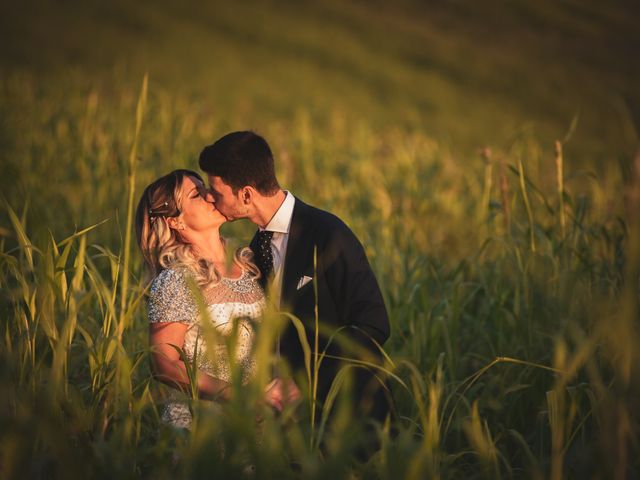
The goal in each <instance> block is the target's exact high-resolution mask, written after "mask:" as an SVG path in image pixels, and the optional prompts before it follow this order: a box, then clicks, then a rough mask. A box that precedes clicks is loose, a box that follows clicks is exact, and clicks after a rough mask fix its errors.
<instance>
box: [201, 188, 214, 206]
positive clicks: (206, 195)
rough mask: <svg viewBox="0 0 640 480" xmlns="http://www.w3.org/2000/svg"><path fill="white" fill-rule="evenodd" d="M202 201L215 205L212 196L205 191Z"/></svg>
mask: <svg viewBox="0 0 640 480" xmlns="http://www.w3.org/2000/svg"><path fill="white" fill-rule="evenodd" d="M204 199H205V200H206V201H207V202H209V203H216V201H215V200H214V199H213V194H212V193H211V192H210V191H209V190H207V193H205V194H204Z"/></svg>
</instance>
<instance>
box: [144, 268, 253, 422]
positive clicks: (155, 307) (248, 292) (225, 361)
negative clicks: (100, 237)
mask: <svg viewBox="0 0 640 480" xmlns="http://www.w3.org/2000/svg"><path fill="white" fill-rule="evenodd" d="M187 275H188V273H187V272H186V271H185V270H184V269H178V268H167V269H165V270H163V271H162V272H160V273H159V274H158V276H156V278H155V279H154V280H153V282H152V284H151V291H150V295H149V303H148V306H149V322H150V323H168V322H179V323H183V324H185V325H188V326H189V328H188V329H187V332H186V334H185V337H184V345H182V350H183V351H184V353H185V356H186V358H187V360H188V361H189V363H190V364H193V360H194V356H195V355H196V352H197V358H196V361H195V365H197V366H198V368H199V370H200V371H202V372H204V373H207V374H209V375H211V376H212V377H215V378H218V379H220V380H223V381H225V382H231V359H230V358H229V351H228V349H227V343H226V342H227V340H228V339H229V336H230V335H232V334H233V332H234V329H235V336H236V343H235V347H234V349H233V353H234V362H235V364H236V365H238V366H239V367H240V370H241V372H242V382H243V383H246V382H247V381H248V380H249V379H250V378H251V377H252V375H253V373H254V370H255V359H254V358H253V352H252V345H253V340H254V336H255V333H254V328H253V325H252V323H255V322H259V320H260V317H261V315H262V313H263V311H264V309H265V306H266V302H265V298H264V292H263V290H262V288H261V287H260V285H259V284H258V281H257V280H256V279H255V278H254V277H253V276H252V275H251V274H250V273H249V272H247V271H243V273H242V275H240V277H238V278H235V279H232V278H225V277H223V278H222V279H221V280H220V282H219V283H217V284H216V285H215V286H213V287H210V288H208V289H207V290H206V291H204V292H203V297H204V301H205V304H206V306H207V310H208V314H209V319H210V321H211V325H212V326H213V327H214V329H215V335H214V337H215V338H216V342H215V345H207V343H206V342H205V340H204V337H205V335H204V331H203V325H202V323H201V322H202V319H201V318H200V314H199V310H198V306H197V302H196V300H195V298H194V296H193V294H192V293H191V290H190V289H189V284H188V282H187ZM234 324H236V325H235V326H234ZM208 338H211V337H208ZM172 390H174V391H173V392H172V393H171V394H170V399H169V401H168V403H166V404H165V407H164V410H163V412H162V420H163V421H164V422H166V423H168V424H171V425H174V426H176V427H181V428H187V429H188V428H190V426H191V421H192V418H191V412H190V411H189V407H188V404H187V401H186V399H185V397H184V394H183V393H181V392H179V391H178V390H175V389H172Z"/></svg>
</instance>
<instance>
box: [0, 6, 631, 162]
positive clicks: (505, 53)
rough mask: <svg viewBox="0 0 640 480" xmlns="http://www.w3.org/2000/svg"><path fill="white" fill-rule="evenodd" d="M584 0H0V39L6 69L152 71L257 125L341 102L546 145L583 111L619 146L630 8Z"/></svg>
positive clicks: (126, 77) (107, 78) (625, 125)
mask: <svg viewBox="0 0 640 480" xmlns="http://www.w3.org/2000/svg"><path fill="white" fill-rule="evenodd" d="M583 3H584V2H571V1H567V2H562V3H557V2H556V3H551V2H548V4H546V5H543V4H541V3H540V2H521V3H514V2H504V3H503V2H488V3H487V2H483V3H482V5H480V4H476V2H435V3H434V4H430V5H429V6H420V5H419V4H417V3H416V4H414V3H413V2H393V4H390V3H389V2H381V1H379V2H348V3H345V2H337V1H336V2H332V1H327V2H321V4H316V3H314V2H309V3H307V2H302V3H301V2H291V3H288V2H280V1H270V2H253V1H251V2H242V3H239V4H237V5H236V4H234V5H233V6H230V4H225V3H222V2H220V4H219V5H215V4H211V3H209V2H189V3H188V4H185V3H183V2H180V3H179V4H172V2H160V4H159V3H158V2H138V3H137V4H135V5H134V4H129V3H125V2H116V4H114V3H109V4H105V3H103V2H83V3H81V4H78V5H74V4H71V3H68V4H66V5H65V4H63V5H62V6H60V5H57V4H47V3H46V2H44V3H41V4H38V5H37V6H34V5H31V6H22V5H17V6H11V7H7V6H4V7H3V9H4V10H8V11H4V12H3V15H2V18H3V19H4V20H0V22H2V25H1V26H2V28H0V31H2V32H3V33H1V34H0V35H1V36H2V38H1V40H2V41H1V42H0V44H1V45H2V46H1V47H0V48H1V50H0V51H1V53H2V55H1V56H2V67H3V69H4V71H5V74H8V73H10V72H11V71H12V70H14V69H15V68H16V67H18V66H19V67H22V68H26V69H27V70H32V69H33V70H35V71H36V72H38V74H39V75H44V76H45V77H46V78H51V79H52V80H53V81H55V79H56V78H58V75H63V74H62V73H61V72H62V71H64V70H66V69H67V68H69V67H75V68H76V69H79V71H80V72H83V73H86V74H90V78H93V81H94V82H106V83H109V82H112V81H114V80H117V81H121V82H122V81H123V82H129V83H131V82H133V83H137V82H138V81H139V78H140V76H141V74H142V72H143V71H145V70H149V71H150V75H151V81H152V88H153V85H154V83H156V82H157V84H160V85H162V86H164V87H166V88H167V89H169V90H171V91H174V92H177V93H186V94H188V95H194V96H196V97H197V98H198V99H200V100H201V102H202V103H203V104H204V105H206V106H209V107H210V108H212V109H213V110H215V111H216V112H219V114H220V115H222V116H224V117H229V118H232V117H233V116H234V115H236V112H237V110H238V108H242V109H244V110H245V111H247V115H246V116H245V117H244V118H243V119H242V120H244V121H246V122H248V123H250V124H251V125H252V126H255V127H258V128H259V127H261V126H262V125H264V124H267V123H269V122H272V121H274V120H275V119H278V118H290V117H291V115H292V113H293V112H296V111H297V110H299V109H301V108H303V109H309V110H310V111H312V112H314V113H315V114H316V115H318V116H319V117H320V118H324V117H326V116H327V115H328V114H329V113H330V112H333V111H336V110H338V111H341V112H346V113H347V115H348V118H349V119H350V120H352V121H359V120H364V121H366V122H367V123H368V124H371V125H373V126H389V125H399V126H403V127H410V128H419V129H422V130H424V131H425V132H426V133H427V134H429V135H431V136H433V137H435V138H437V139H438V140H441V141H443V142H444V143H446V144H449V145H451V146H452V147H453V148H454V149H456V150H457V151H461V152H462V153H465V154H468V153H470V152H473V151H474V149H475V148H477V147H478V146H482V145H486V144H488V145H494V146H505V145H507V144H508V142H509V141H510V140H511V139H513V138H514V136H517V135H518V134H519V133H521V132H522V131H523V130H527V129H529V130H533V131H534V132H535V134H536V136H537V137H538V138H540V139H541V140H542V141H543V142H544V143H546V144H550V143H551V142H552V141H553V140H554V139H555V138H558V137H561V136H562V135H564V133H565V132H566V130H567V128H568V126H569V124H570V121H571V119H572V117H573V116H574V115H575V114H576V113H578V112H579V113H580V123H579V128H578V131H577V134H576V137H575V139H574V142H573V146H574V147H575V149H576V150H577V152H579V153H580V155H581V156H582V157H590V158H592V159H603V157H608V158H611V157H616V156H618V155H625V156H629V155H631V153H632V152H633V150H634V148H635V146H636V145H635V143H636V138H635V137H636V136H635V133H634V130H633V127H632V121H631V115H632V114H631V113H630V110H632V109H633V105H634V102H637V101H638V91H637V88H636V84H637V81H638V79H640V76H639V68H640V67H638V64H637V62H633V52H637V51H638V49H639V48H640V38H639V35H638V34H637V33H636V29H635V25H634V13H637V10H638V8H637V7H631V6H630V5H624V4H622V3H618V4H616V5H615V6H611V5H606V6H605V5H600V4H598V3H596V2H591V3H593V5H591V6H584V5H583ZM630 3H631V2H629V4H630ZM54 72H55V73H54ZM635 104H636V105H637V103H635ZM239 106H240V107H239Z"/></svg>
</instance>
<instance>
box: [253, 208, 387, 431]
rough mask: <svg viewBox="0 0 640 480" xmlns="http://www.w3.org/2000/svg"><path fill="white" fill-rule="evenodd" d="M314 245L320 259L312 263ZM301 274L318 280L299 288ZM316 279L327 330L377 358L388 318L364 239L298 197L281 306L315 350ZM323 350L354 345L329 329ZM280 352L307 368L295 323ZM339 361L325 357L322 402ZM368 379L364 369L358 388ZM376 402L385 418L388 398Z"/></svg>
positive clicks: (337, 352)
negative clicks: (295, 319) (296, 320)
mask: <svg viewBox="0 0 640 480" xmlns="http://www.w3.org/2000/svg"><path fill="white" fill-rule="evenodd" d="M255 243H256V237H254V239H253V240H252V242H251V248H252V249H254V250H255V246H256V245H255ZM315 249H317V264H316V266H315V268H314V250H315ZM303 276H308V277H312V278H313V279H314V281H311V282H309V283H307V284H306V285H304V286H303V287H301V288H300V289H298V288H297V287H298V283H299V281H300V279H301V278H302V277H303ZM314 282H315V283H316V284H317V290H318V294H317V295H318V296H317V304H318V317H319V320H320V323H321V324H322V325H323V326H324V327H325V329H326V330H328V331H329V334H331V333H335V332H336V331H338V330H340V332H341V334H343V335H345V336H346V337H347V339H348V340H349V341H350V342H351V343H357V344H358V345H360V346H361V347H364V349H365V350H366V351H368V352H369V354H370V359H371V358H372V357H373V358H374V359H378V360H379V359H380V353H379V349H378V348H377V347H376V345H375V343H374V342H373V341H372V340H375V342H377V343H378V344H379V345H383V344H384V342H385V341H386V340H387V338H388V337H389V318H388V316H387V311H386V308H385V306H384V301H383V298H382V294H381V292H380V288H379V286H378V282H377V281H376V278H375V276H374V274H373V271H372V270H371V266H370V265H369V262H368V260H367V257H366V255H365V252H364V248H363V247H362V244H361V243H360V242H359V241H358V239H357V238H356V236H355V235H354V234H353V232H352V231H351V230H350V229H349V227H347V226H346V225H345V223H344V222H343V221H342V220H340V219H339V218H338V217H336V216H335V215H333V214H331V213H328V212H325V211H322V210H320V209H317V208H315V207H312V206H310V205H307V204H305V203H303V202H302V201H300V200H299V199H298V198H296V199H295V205H294V208H293V216H292V219H291V226H290V229H289V239H288V243H287V251H286V254H285V263H284V272H283V279H282V293H281V302H280V304H281V309H282V310H283V311H287V312H290V313H292V314H293V315H295V316H296V317H298V318H299V319H300V320H301V321H302V322H303V324H304V326H305V330H306V334H307V339H308V341H309V345H310V346H311V348H312V349H313V339H314V335H315V306H316V297H315V294H314ZM341 327H346V328H343V329H341ZM325 349H326V352H327V353H328V354H329V355H333V356H348V357H354V355H355V352H354V351H353V349H350V348H345V347H344V346H341V345H340V344H339V343H338V342H335V341H332V342H329V336H328V335H326V334H325V335H321V336H320V341H319V351H320V352H322V351H324V350H325ZM360 350H361V351H362V350H363V349H362V348H360ZM280 353H281V355H282V356H283V357H284V358H285V359H286V360H287V361H288V362H289V365H290V366H291V368H292V369H293V371H294V372H296V371H301V370H303V369H304V356H303V350H302V348H301V344H300V341H299V337H298V333H297V331H296V330H295V328H294V327H293V325H291V324H290V325H288V326H287V327H286V328H285V330H284V331H283V333H282V335H281V337H280ZM340 365H341V363H340V362H339V361H337V360H333V359H329V358H325V359H324V360H323V363H322V366H321V368H320V372H319V375H318V377H319V381H318V400H319V401H321V402H322V401H324V398H325V396H326V394H327V392H328V390H329V388H330V386H331V382H332V381H333V379H334V378H335V375H336V373H337V371H338V369H339V368H340ZM370 380H375V379H374V377H373V374H372V373H371V372H370V373H369V374H366V373H362V372H360V373H359V374H358V376H357V378H356V380H355V381H356V384H355V385H354V390H355V391H360V392H362V391H364V390H363V389H364V388H365V385H364V384H365V383H367V384H368V383H372V382H371V381H370ZM374 390H376V389H375V388H374ZM375 395H377V394H375ZM375 395H373V396H375ZM368 403H369V404H371V402H368ZM374 403H376V402H374ZM377 403H379V404H380V405H378V406H377V407H372V408H373V409H374V410H377V411H376V412H373V413H371V415H373V416H374V417H378V418H380V419H382V418H384V415H385V414H386V410H387V409H388V407H387V406H384V405H383V404H384V402H382V403H381V402H380V401H378V402H377Z"/></svg>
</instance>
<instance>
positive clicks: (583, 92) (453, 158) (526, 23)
mask: <svg viewBox="0 0 640 480" xmlns="http://www.w3.org/2000/svg"><path fill="white" fill-rule="evenodd" d="M639 13H640V9H639V8H638V7H637V6H636V5H634V4H633V3H631V2H618V3H616V4H615V5H613V4H612V5H608V4H604V3H596V2H586V3H585V2H577V1H563V2H555V3H552V2H533V1H526V2H525V1H523V2H497V1H496V2H482V3H475V2H466V1H449V2H444V1H442V2H434V3H431V4H422V3H421V2H413V1H409V0H402V1H399V2H393V3H391V2H382V1H371V2H359V1H347V2H338V1H328V0H327V1H322V2H286V1H275V0H273V1H265V2H257V1H243V2H237V4H233V3H229V4H227V3H222V2H196V1H193V2H186V3H182V4H177V3H172V2H169V1H161V2H147V1H142V2H137V3H135V4H133V3H131V4H130V3H127V2H124V1H116V2H110V3H106V2H99V1H93V0H92V1H88V2H84V3H80V2H77V3H76V2H70V1H64V2H59V3H57V4H56V3H54V2H48V1H41V2H24V3H20V4H18V3H16V4H12V5H9V4H8V2H5V3H3V4H2V5H0V162H1V163H0V188H1V191H2V199H0V201H1V202H2V206H1V207H0V291H1V293H0V315H1V316H0V318H1V321H2V323H1V325H2V330H1V331H0V333H1V334H2V340H1V346H0V401H1V403H0V405H1V406H2V409H1V410H0V412H1V413H0V446H1V448H0V478H7V479H9V478H25V477H28V478H31V477H34V478H49V477H51V478H87V477H96V478H102V477H105V478H112V477H115V476H121V477H123V478H130V477H135V478H137V477H159V478H170V477H176V476H177V477H187V478H190V477H207V478H212V477H213V478H217V477H216V476H219V477H221V478H234V477H238V476H242V475H243V471H244V469H245V468H246V465H247V464H252V465H254V466H255V469H256V470H255V474H254V476H255V477H258V478H274V477H276V476H282V477H284V478H328V477H331V478H411V479H422V478H443V479H444V478H512V477H516V478H552V479H560V478H635V477H637V476H638V475H640V464H639V463H638V460H637V458H638V455H639V454H640V451H639V450H640V449H639V442H640V436H639V435H638V432H639V431H640V416H639V415H638V411H639V407H640V405H639V403H640V402H639V400H638V399H639V398H640V388H639V387H640V383H639V380H640V378H639V377H640V373H639V371H638V365H639V364H640V363H639V360H640V358H639V355H638V351H639V350H638V349H637V348H636V347H635V345H636V344H637V342H638V341H640V335H639V332H638V316H639V313H640V311H639V302H638V301H639V298H638V279H639V277H640V153H638V147H639V138H640V134H639V132H640V128H639V125H640V89H639V88H638V85H640V82H639V80H640V63H639V62H637V60H636V59H635V57H636V56H637V52H638V51H640V34H638V32H637V18H638V14H639ZM146 75H148V76H146ZM144 78H148V83H147V81H145V80H143V79H144ZM247 128H250V129H255V130H256V131H258V132H259V133H261V134H262V135H264V136H265V137H266V138H267V140H268V141H269V143H270V144H271V146H272V148H273V150H274V154H275V156H276V162H277V171H278V176H279V180H280V183H281V184H282V185H283V186H284V187H285V188H287V189H290V190H291V191H293V192H294V193H296V194H297V195H299V196H300V197H301V198H302V199H304V200H305V201H307V202H310V203H312V204H314V205H316V206H319V207H321V208H325V209H327V210H330V211H332V212H334V213H336V214H338V215H339V216H340V217H342V218H343V219H344V220H345V221H346V222H347V223H348V224H349V225H350V226H351V227H352V229H353V230H354V231H355V232H356V234H357V235H358V237H359V238H360V239H361V240H362V242H363V243H364V245H365V247H366V250H367V253H368V255H369V259H370V261H371V263H372V266H373V268H374V270H375V271H376V274H377V276H378V279H379V281H380V284H381V287H382V290H383V294H384V296H385V301H386V304H387V307H388V310H389V313H390V318H391V322H392V336H391V339H390V340H389V342H388V343H387V345H386V346H385V348H386V351H387V353H388V355H389V361H388V362H387V364H386V365H385V368H386V370H387V372H388V373H390V374H391V384H392V387H393V393H394V397H395V399H396V402H397V407H398V413H399V415H400V417H399V422H398V425H397V426H396V430H397V432H396V434H395V435H391V434H390V429H389V428H387V427H384V426H383V428H381V430H380V432H379V435H380V438H381V439H382V445H383V447H382V449H381V450H380V452H379V453H378V454H377V455H375V456H374V457H373V458H372V459H371V460H370V461H369V462H368V463H366V464H360V463H358V462H356V461H355V460H354V435H355V433H354V432H357V428H356V426H354V425H352V424H351V423H350V422H349V419H348V418H346V417H344V416H340V415H338V419H339V421H338V422H337V423H336V425H335V429H334V430H332V431H323V430H322V429H321V428H318V425H311V424H310V422H309V421H306V420H304V418H306V417H305V409H307V408H309V405H310V402H311V400H312V399H311V398H307V399H306V400H305V402H304V403H303V405H302V406H301V410H300V411H299V412H288V413H287V414H286V415H284V416H282V417H271V416H269V415H267V416H266V418H265V420H264V422H263V424H262V427H261V428H262V433H261V434H259V436H260V437H261V439H262V440H261V443H260V446H258V445H257V444H256V441H255V438H256V436H257V435H258V434H257V433H256V429H255V425H254V420H253V419H254V416H255V411H254V410H253V408H252V407H250V405H253V403H254V402H253V400H255V398H257V395H258V392H259V388H260V381H261V380H265V378H266V374H267V368H268V365H269V362H270V361H271V358H270V353H269V351H270V349H269V345H270V344H269V338H270V337H271V336H272V335H273V330H272V329H271V328H265V330H264V332H262V334H261V343H259V345H258V351H257V355H258V360H259V363H260V364H261V365H262V367H261V368H262V371H261V372H260V374H259V375H258V377H257V380H256V382H255V385H250V386H249V387H247V388H237V394H238V396H239V399H238V401H236V402H233V403H231V404H230V405H229V406H228V407H227V409H226V410H225V414H224V416H222V417H220V416H214V417H211V416H210V415H211V414H210V412H209V411H208V409H207V408H206V407H205V406H203V405H202V404H201V403H199V402H198V401H195V400H194V403H193V408H194V412H195V414H196V417H197V420H198V421H197V422H196V423H197V426H196V428H195V429H194V431H193V432H192V433H191V434H190V435H183V434H181V433H179V432H174V431H171V430H167V429H162V428H160V424H159V417H158V409H159V406H158V398H159V395H160V393H161V388H160V387H159V385H158V384H157V382H155V381H154V380H153V379H152V377H151V372H150V368H149V367H150V365H149V347H148V341H147V319H146V308H145V304H144V294H145V289H146V287H147V285H148V281H147V279H146V277H145V275H144V272H143V270H142V265H141V259H140V256H139V255H138V252H137V250H136V246H135V244H134V242H132V241H131V239H130V237H129V235H130V230H128V229H129V228H130V227H131V215H130V212H129V210H128V209H129V206H130V202H132V201H133V202H134V203H135V202H137V200H138V197H139V195H140V193H141V191H142V188H143V187H144V186H145V185H146V184H147V183H149V182H150V181H152V180H153V179H155V178H157V177H158V176H160V175H161V174H163V173H166V172H168V171H169V170H171V169H173V168H178V167H186V168H196V166H197V161H196V160H197V155H198V153H199V152H200V150H201V148H202V147H203V146H204V145H206V144H209V143H212V142H213V141H214V140H215V139H217V138H218V137H220V136H221V135H223V134H224V133H227V132H228V131H231V130H237V129H247ZM130 185H133V189H132V188H130ZM223 232H224V233H225V235H226V236H228V237H229V238H230V239H231V240H232V244H234V245H241V244H246V243H248V241H249V239H250V238H251V235H252V233H253V227H252V226H251V225H249V224H247V223H239V222H236V223H234V224H230V225H225V226H224V227H223ZM266 323H268V322H266ZM336 408H340V395H338V397H337V406H336ZM295 415H297V416H298V417H299V418H300V420H299V421H297V422H296V421H294V420H293V418H294V416H295ZM321 440H322V441H324V443H325V445H326V448H327V450H326V451H325V452H324V454H323V453H322V452H320V450H319V449H318V444H319V443H320V441H321ZM221 444H222V445H224V448H221V447H220V445H221ZM245 475H246V474H245Z"/></svg>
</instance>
